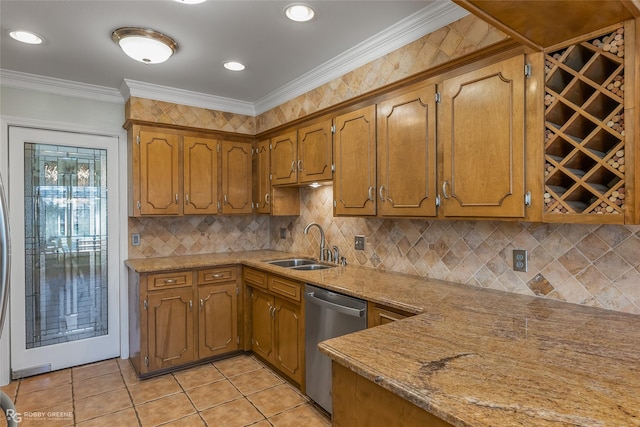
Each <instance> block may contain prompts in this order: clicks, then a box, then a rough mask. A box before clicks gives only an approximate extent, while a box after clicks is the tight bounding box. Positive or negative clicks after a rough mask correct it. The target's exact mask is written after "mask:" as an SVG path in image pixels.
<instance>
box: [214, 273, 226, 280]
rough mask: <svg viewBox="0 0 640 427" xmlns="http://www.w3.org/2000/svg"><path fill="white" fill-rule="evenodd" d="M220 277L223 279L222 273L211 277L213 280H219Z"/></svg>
mask: <svg viewBox="0 0 640 427" xmlns="http://www.w3.org/2000/svg"><path fill="white" fill-rule="evenodd" d="M221 277H224V274H223V273H216V274H214V275H213V278H214V279H219V278H221Z"/></svg>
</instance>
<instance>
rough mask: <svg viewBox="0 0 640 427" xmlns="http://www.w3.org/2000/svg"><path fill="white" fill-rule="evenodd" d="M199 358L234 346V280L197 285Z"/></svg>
mask: <svg viewBox="0 0 640 427" xmlns="http://www.w3.org/2000/svg"><path fill="white" fill-rule="evenodd" d="M198 299H199V305H200V312H199V329H198V331H199V333H198V335H199V340H198V343H199V344H198V356H199V357H200V358H203V357H209V356H215V355H217V354H223V353H228V352H230V351H233V350H237V349H238V340H237V338H238V296H237V295H236V284H235V283H228V284H225V285H208V286H200V287H199V288H198Z"/></svg>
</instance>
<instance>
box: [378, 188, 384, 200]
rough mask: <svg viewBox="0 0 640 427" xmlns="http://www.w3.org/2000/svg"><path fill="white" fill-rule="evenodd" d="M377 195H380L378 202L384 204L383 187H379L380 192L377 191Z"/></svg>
mask: <svg viewBox="0 0 640 427" xmlns="http://www.w3.org/2000/svg"><path fill="white" fill-rule="evenodd" d="M378 195H380V201H382V202H384V185H381V186H380V190H378Z"/></svg>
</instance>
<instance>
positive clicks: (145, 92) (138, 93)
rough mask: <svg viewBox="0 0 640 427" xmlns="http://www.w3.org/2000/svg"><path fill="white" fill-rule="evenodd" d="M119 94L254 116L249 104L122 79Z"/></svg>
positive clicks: (254, 111) (254, 113)
mask: <svg viewBox="0 0 640 427" xmlns="http://www.w3.org/2000/svg"><path fill="white" fill-rule="evenodd" d="M120 93H121V95H122V97H123V98H124V99H129V97H130V96H135V97H137V98H147V99H154V100H156V101H164V102H171V103H174V104H180V105H188V106H190V107H200V108H206V109H209V110H217V111H224V112H226V113H234V114H244V115H246V116H252V117H254V116H255V115H256V110H255V107H254V105H253V103H251V102H247V101H240V100H238V99H232V98H224V97H222V96H215V95H207V94H204V93H199V92H192V91H189V90H183V89H176V88H170V87H166V86H160V85H154V84H151V83H144V82H139V81H136V80H129V79H124V81H123V82H122V85H121V86H120Z"/></svg>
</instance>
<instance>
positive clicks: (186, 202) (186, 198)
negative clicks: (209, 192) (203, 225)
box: [184, 193, 189, 205]
mask: <svg viewBox="0 0 640 427" xmlns="http://www.w3.org/2000/svg"><path fill="white" fill-rule="evenodd" d="M184 204H185V205H188V204H189V193H187V194H185V195H184Z"/></svg>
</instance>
